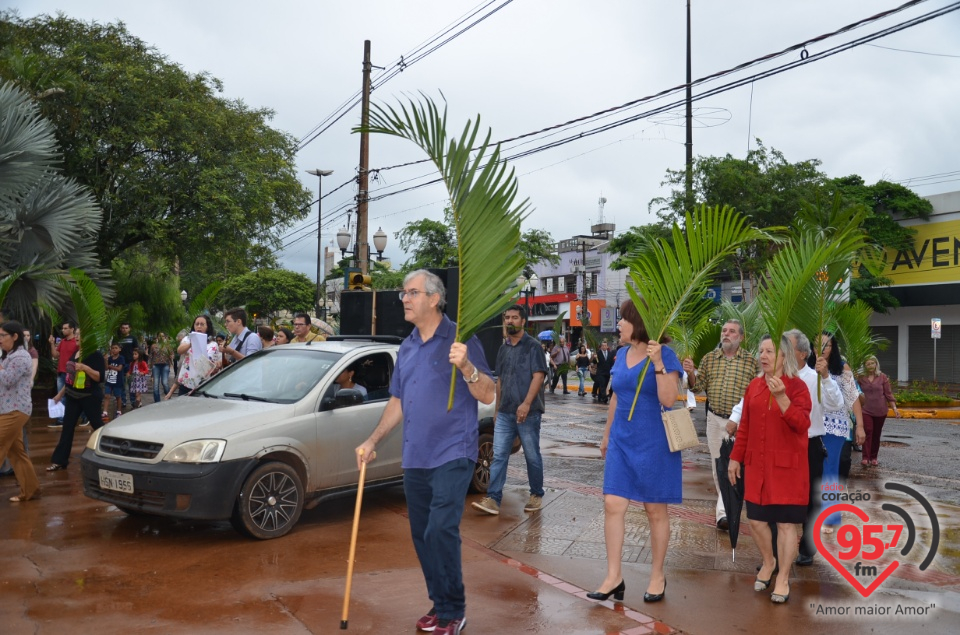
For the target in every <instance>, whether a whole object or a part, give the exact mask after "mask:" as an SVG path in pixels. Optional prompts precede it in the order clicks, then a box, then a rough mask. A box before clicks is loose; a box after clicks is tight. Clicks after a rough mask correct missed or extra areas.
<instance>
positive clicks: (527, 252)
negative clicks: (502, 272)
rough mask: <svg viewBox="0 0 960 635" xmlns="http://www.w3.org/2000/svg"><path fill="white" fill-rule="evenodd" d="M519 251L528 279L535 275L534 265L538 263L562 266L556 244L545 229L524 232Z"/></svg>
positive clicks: (521, 236) (524, 273)
mask: <svg viewBox="0 0 960 635" xmlns="http://www.w3.org/2000/svg"><path fill="white" fill-rule="evenodd" d="M519 249H520V255H521V256H523V262H524V266H523V275H525V276H526V277H528V278H529V277H530V276H531V275H532V274H533V265H535V264H537V263H540V262H547V263H550V264H551V265H558V264H560V254H558V253H557V246H556V243H554V241H553V236H551V235H550V232H548V231H546V230H545V229H528V230H527V231H525V232H523V233H522V234H521V235H520V245H519Z"/></svg>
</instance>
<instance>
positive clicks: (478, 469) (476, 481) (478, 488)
mask: <svg viewBox="0 0 960 635" xmlns="http://www.w3.org/2000/svg"><path fill="white" fill-rule="evenodd" d="M477 445H478V446H479V454H478V455H477V464H476V465H475V466H474V468H473V477H472V478H471V479H470V491H472V492H475V493H477V494H486V493H487V488H488V487H489V486H490V466H491V465H492V464H493V435H492V434H491V433H489V432H484V433H482V434H481V435H480V439H479V441H478V443H477Z"/></svg>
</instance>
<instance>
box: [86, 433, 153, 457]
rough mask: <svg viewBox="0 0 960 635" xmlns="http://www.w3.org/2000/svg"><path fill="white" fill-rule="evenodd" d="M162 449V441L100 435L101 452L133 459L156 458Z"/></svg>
mask: <svg viewBox="0 0 960 635" xmlns="http://www.w3.org/2000/svg"><path fill="white" fill-rule="evenodd" d="M162 449H163V444H162V443H150V442H149V441H132V440H130V439H118V438H117V437H106V436H104V437H100V452H102V453H104V454H113V455H115V456H123V457H127V458H131V459H153V458H156V456H157V454H159V453H160V450H162Z"/></svg>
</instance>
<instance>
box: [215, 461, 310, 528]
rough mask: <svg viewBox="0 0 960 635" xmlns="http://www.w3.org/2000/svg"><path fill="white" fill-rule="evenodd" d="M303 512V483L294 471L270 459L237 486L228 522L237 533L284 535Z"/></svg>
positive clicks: (284, 464)
mask: <svg viewBox="0 0 960 635" xmlns="http://www.w3.org/2000/svg"><path fill="white" fill-rule="evenodd" d="M302 511H303V484H302V483H301V482H300V476H299V475H298V474H297V471H296V470H294V469H293V468H292V467H290V466H289V465H287V464H286V463H281V462H279V461H273V462H270V463H264V464H263V465H260V466H258V467H257V468H256V469H255V470H253V472H251V473H250V476H248V477H247V480H246V481H245V482H244V483H243V487H242V488H240V495H239V496H237V502H236V505H235V506H234V510H233V516H232V517H231V519H230V522H231V523H232V524H233V526H234V528H235V529H236V530H237V531H239V532H240V533H243V534H246V535H247V536H250V537H251V538H258V539H260V540H268V539H270V538H279V537H280V536H283V535H286V534H287V533H288V532H289V531H290V530H291V529H293V526H294V525H296V524H297V520H299V519H300V513H301V512H302Z"/></svg>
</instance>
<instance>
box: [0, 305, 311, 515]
mask: <svg viewBox="0 0 960 635" xmlns="http://www.w3.org/2000/svg"><path fill="white" fill-rule="evenodd" d="M292 324H293V328H294V330H296V331H298V333H299V335H298V336H294V334H293V332H291V331H290V329H288V328H286V327H284V326H280V327H279V328H277V329H276V331H275V330H274V329H272V328H271V327H268V326H259V327H257V330H256V331H255V332H254V331H251V330H250V328H248V327H247V313H246V311H245V310H243V309H232V310H230V311H227V312H226V313H225V314H224V319H223V325H224V328H225V330H226V333H223V332H219V333H218V332H217V331H216V329H215V327H214V321H213V319H212V318H211V317H210V316H209V315H207V314H203V315H198V316H197V317H196V318H195V319H194V321H193V327H192V329H191V331H187V330H186V329H184V330H183V331H181V332H180V333H179V334H178V336H177V338H176V340H175V341H174V340H171V338H170V337H169V336H168V335H167V334H166V333H164V332H159V333H157V334H156V336H155V337H150V338H146V341H144V342H142V343H141V339H140V338H138V337H137V336H136V335H135V334H134V333H133V329H132V326H131V324H130V323H129V322H123V323H122V324H120V327H119V330H118V332H117V333H116V334H115V335H114V337H113V338H111V341H110V345H109V347H108V350H106V351H99V350H93V351H84V350H81V338H80V329H79V328H78V327H77V324H76V322H74V321H72V320H65V321H64V322H63V323H62V324H60V325H59V326H58V327H57V328H56V329H55V330H56V331H57V332H58V334H59V337H57V336H55V335H51V336H50V338H49V345H50V351H51V353H50V356H51V359H52V360H53V363H54V364H55V365H56V395H55V396H54V398H53V401H54V402H55V403H57V404H61V405H62V406H63V414H62V416H60V417H58V418H57V419H55V420H53V421H52V422H51V423H50V424H49V427H51V428H59V429H60V438H59V441H58V443H57V445H56V448H55V449H54V451H53V454H52V456H51V458H50V464H49V465H48V466H47V468H46V471H48V472H57V471H60V470H65V469H66V468H67V465H68V464H69V460H70V454H71V451H72V449H73V440H74V436H75V434H76V429H77V427H81V426H90V427H91V428H93V429H98V428H99V427H101V426H102V425H104V424H105V423H107V422H108V421H110V420H112V419H113V418H115V417H118V416H121V415H122V414H123V413H124V412H127V411H129V410H131V409H135V408H140V407H142V406H143V405H144V402H143V395H144V394H145V393H148V392H150V389H151V387H150V384H151V383H152V384H153V386H152V391H153V401H154V402H159V401H161V400H162V399H170V398H172V397H174V396H175V395H178V394H179V395H183V394H186V393H188V392H189V391H190V390H193V389H194V388H196V387H197V386H199V385H200V384H201V383H202V382H203V381H205V380H207V379H209V378H210V377H211V376H213V375H214V374H216V373H218V372H220V371H221V370H222V369H223V368H225V367H226V366H228V365H229V364H231V363H235V362H237V361H239V360H241V359H243V358H244V357H246V356H247V355H251V354H253V353H255V352H256V351H258V350H261V349H262V348H268V347H270V346H274V345H279V344H289V343H291V342H295V341H313V340H323V339H325V333H311V330H310V325H311V320H310V317H309V316H308V315H307V314H305V313H298V314H296V315H295V316H294V318H293V320H292ZM197 346H199V348H196V347H197ZM0 349H2V359H0V463H2V464H3V467H2V469H0V474H3V473H5V472H6V471H7V470H9V471H10V472H11V473H13V474H14V475H15V476H16V478H17V482H18V483H19V484H20V493H19V494H18V495H17V496H15V497H13V498H11V500H12V501H15V502H23V501H27V500H30V499H32V498H34V497H35V496H37V495H38V494H39V483H38V481H37V479H36V474H35V473H34V471H33V468H32V464H30V463H29V460H30V459H29V445H28V441H27V438H28V437H27V433H26V424H27V422H28V421H29V418H30V415H31V414H32V412H33V405H32V396H31V390H32V388H33V385H34V382H35V380H36V375H37V370H38V368H39V354H38V351H37V349H36V347H35V346H34V340H33V338H32V336H31V334H30V331H29V330H28V329H26V328H25V327H24V326H23V325H22V324H21V323H19V322H17V321H14V320H10V319H9V316H8V315H4V316H3V319H2V320H0ZM198 350H199V352H197V351H198ZM171 377H173V379H172V381H171ZM28 465H29V466H30V467H29V469H27V466H28ZM8 466H9V467H8Z"/></svg>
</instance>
